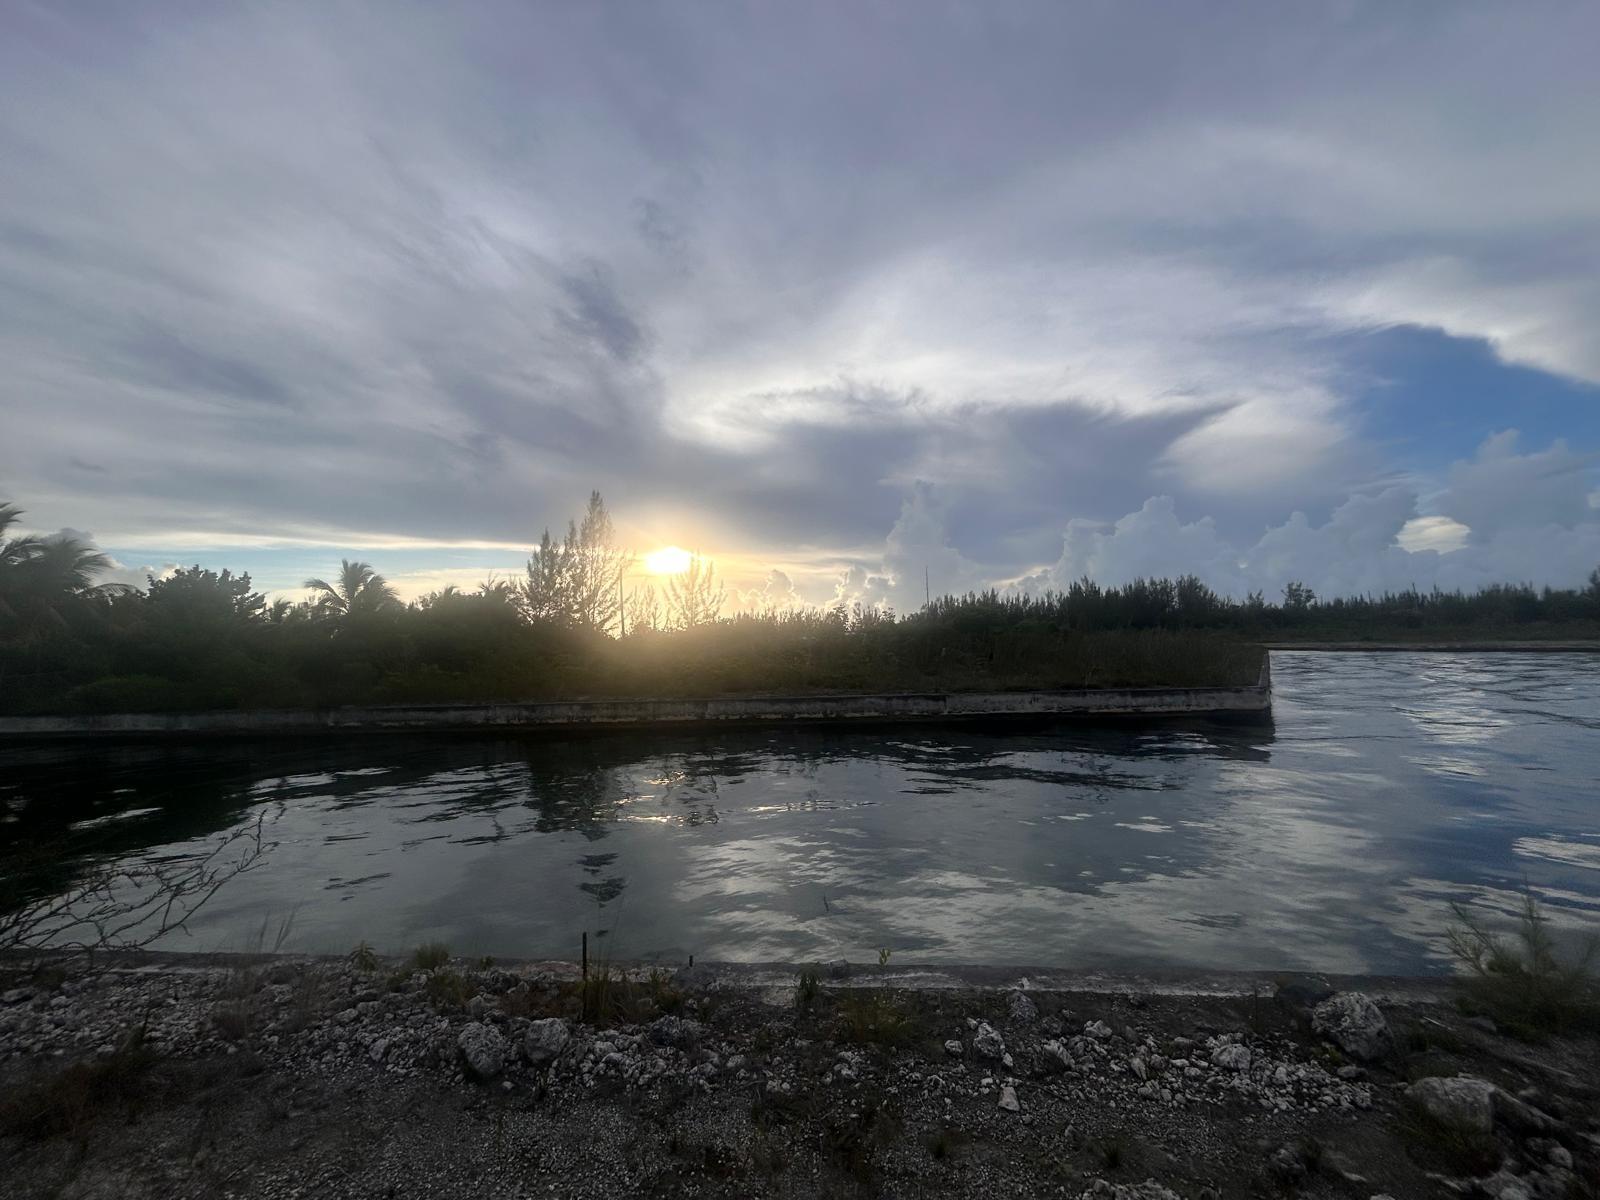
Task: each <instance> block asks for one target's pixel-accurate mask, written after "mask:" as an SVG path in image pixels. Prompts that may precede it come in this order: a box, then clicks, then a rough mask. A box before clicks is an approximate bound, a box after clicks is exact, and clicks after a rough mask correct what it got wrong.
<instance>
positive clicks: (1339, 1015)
mask: <svg viewBox="0 0 1600 1200" xmlns="http://www.w3.org/2000/svg"><path fill="white" fill-rule="evenodd" d="M1311 1031H1312V1032H1313V1033H1315V1034H1317V1035H1318V1036H1319V1037H1325V1038H1327V1039H1329V1040H1330V1041H1332V1042H1333V1043H1334V1044H1335V1045H1337V1046H1338V1047H1339V1049H1341V1050H1343V1051H1344V1052H1345V1053H1346V1054H1348V1055H1350V1056H1352V1057H1353V1058H1360V1059H1368V1060H1370V1059H1374V1058H1380V1057H1382V1056H1383V1055H1384V1054H1386V1053H1388V1051H1389V1047H1390V1045H1391V1044H1392V1040H1391V1037H1390V1034H1389V1022H1388V1021H1386V1020H1384V1018H1383V1012H1382V1011H1381V1010H1380V1009H1379V1008H1378V1006H1377V1005H1376V1004H1374V1003H1373V1002H1372V1000H1371V998H1370V997H1368V996H1365V995H1363V994H1362V993H1360V992H1340V993H1339V994H1338V995H1336V996H1332V997H1329V998H1328V999H1327V1000H1324V1001H1323V1002H1322V1003H1321V1004H1319V1005H1317V1006H1316V1008H1314V1009H1312V1010H1311Z"/></svg>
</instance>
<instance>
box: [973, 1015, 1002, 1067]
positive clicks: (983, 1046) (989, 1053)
mask: <svg viewBox="0 0 1600 1200" xmlns="http://www.w3.org/2000/svg"><path fill="white" fill-rule="evenodd" d="M972 1048H973V1049H974V1050H976V1051H977V1052H978V1053H979V1054H981V1055H983V1057H984V1058H994V1059H998V1058H999V1057H1000V1056H1001V1055H1002V1054H1004V1053H1005V1052H1006V1042H1005V1039H1004V1038H1003V1037H1001V1036H1000V1031H999V1030H998V1029H996V1028H995V1027H994V1026H993V1025H991V1024H989V1022H987V1021H979V1022H978V1028H977V1030H976V1031H975V1032H974V1033H973V1035H972Z"/></svg>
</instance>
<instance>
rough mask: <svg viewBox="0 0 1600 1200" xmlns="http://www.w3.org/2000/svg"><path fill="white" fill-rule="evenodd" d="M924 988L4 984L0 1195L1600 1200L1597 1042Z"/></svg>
mask: <svg viewBox="0 0 1600 1200" xmlns="http://www.w3.org/2000/svg"><path fill="white" fill-rule="evenodd" d="M441 957H442V956H441ZM989 974H990V976H993V977H995V978H998V976H997V975H996V973H993V972H991V973H989ZM903 982H904V977H903V976H902V977H898V978H897V977H896V976H895V975H892V974H889V973H879V972H874V971H860V970H850V969H848V968H844V967H842V966H840V967H836V968H834V969H832V970H823V971H820V972H817V973H815V974H813V973H806V974H804V975H802V974H800V973H796V974H795V975H793V976H789V977H782V976H775V975H772V974H770V973H769V974H768V975H766V976H765V977H763V978H761V979H759V980H758V979H755V978H753V977H749V978H740V977H739V976H738V975H737V973H734V974H732V975H730V974H728V973H726V972H718V971H708V970H705V969H703V968H702V969H699V970H687V971H679V972H676V973H664V972H660V971H655V972H632V973H630V974H629V975H627V976H618V975H613V974H611V973H609V972H608V973H606V975H605V976H604V977H601V975H600V973H599V972H596V973H595V975H594V976H593V977H592V978H591V980H590V982H589V983H588V984H587V985H585V984H584V983H583V982H582V981H581V980H580V979H579V978H577V973H576V971H575V970H574V969H573V968H572V967H570V966H564V965H559V964H544V965H525V966H516V967H496V966H492V965H485V964H466V963H463V962H460V961H438V960H437V958H430V957H429V956H428V955H426V954H422V955H421V956H420V958H419V959H418V960H413V961H407V962H396V961H390V960H380V959H377V958H376V957H374V956H371V955H369V954H365V953H361V954H358V955H355V956H352V958H351V959H349V960H339V961H329V960H301V959H292V960H291V959H266V960H260V959H258V960H243V959H240V960H231V961H218V960H183V959H181V958H175V957H161V958H149V959H143V960H124V961H110V962H107V961H102V962H98V963H96V964H94V968H93V969H92V970H90V969H87V968H86V967H85V966H83V965H82V964H77V965H73V964H68V963H64V962H63V963H55V964H49V965H47V966H46V967H45V968H43V969H39V968H38V967H37V965H35V966H34V967H32V968H30V969H27V970H24V969H22V968H20V967H16V968H13V969H10V970H9V971H7V970H3V969H0V1181H3V1183H0V1192H3V1193H4V1195H6V1196H8V1197H11V1196H15V1197H24V1196H51V1197H101V1196H104V1197H190V1196H193V1197H202V1196H205V1197H209V1196H217V1197H226V1196H239V1197H244V1196H251V1197H258V1196H259V1197H301V1196H304V1197H312V1196H329V1197H346V1196H350V1197H357V1196H360V1197H365V1196H376V1197H424V1196H440V1197H453V1196H463V1197H465V1196H471V1197H532V1196H607V1197H610V1196H628V1195H646V1196H741V1197H742V1196H795V1197H800V1196H804V1197H811V1196H923V1195H937V1196H946V1195H948V1196H968V1195H970V1196H982V1197H985V1198H992V1197H995V1196H1005V1195H1011V1196H1042V1195H1061V1196H1073V1197H1078V1196H1090V1197H1101V1196H1103V1197H1124V1198H1128V1200H1166V1198H1170V1197H1188V1198H1191V1200H1198V1198H1200V1197H1215V1198H1221V1197H1244V1196H1304V1197H1355V1198H1358V1200H1369V1198H1372V1197H1379V1196H1389V1197H1393V1198H1396V1200H1405V1198H1408V1197H1428V1196H1451V1195H1456V1196H1467V1197H1471V1196H1492V1197H1498V1198H1499V1200H1553V1198H1557V1197H1559V1198H1562V1200H1566V1198H1569V1197H1593V1196H1600V1088H1597V1087H1596V1086H1595V1083H1596V1081H1600V1048H1597V1046H1596V1044H1595V1041H1594V1040H1593V1039H1592V1038H1591V1039H1579V1040H1565V1041H1556V1042H1550V1043H1547V1044H1544V1045H1540V1046H1530V1045H1527V1044H1524V1043H1520V1042H1515V1041H1512V1040H1511V1039H1509V1038H1506V1037H1503V1036H1501V1035H1500V1034H1499V1032H1498V1031H1496V1030H1495V1028H1494V1027H1493V1025H1492V1023H1490V1022H1488V1021H1486V1020H1484V1019H1483V1018H1481V1017H1480V1018H1475V1019H1471V1020H1469V1019H1467V1018H1465V1017H1463V1016H1461V1015H1460V1014H1459V1013H1458V1012H1457V1011H1456V1010H1455V1008H1454V1007H1453V1006H1452V1005H1451V1004H1450V1003H1448V996H1447V995H1445V994H1444V993H1438V994H1430V993H1427V992H1426V991H1423V990H1419V989H1410V990H1409V991H1403V992H1402V993H1401V994H1394V993H1386V992H1384V991H1383V990H1382V989H1381V988H1380V989H1375V990H1374V991H1373V994H1371V995H1368V994H1366V993H1363V992H1361V991H1356V990H1350V989H1349V988H1346V990H1343V991H1337V992H1335V991H1334V990H1333V989H1332V988H1330V987H1329V986H1327V985H1326V984H1325V983H1324V982H1323V981H1320V980H1315V979H1296V980H1291V981H1280V982H1279V985H1278V986H1277V988H1276V989H1275V990H1274V989H1273V988H1272V987H1270V986H1269V987H1264V988H1262V989H1258V991H1257V992H1255V993H1254V994H1252V993H1249V992H1246V994H1242V995H1219V994H1180V993H1177V992H1173V991H1160V990H1136V989H1130V988H1127V987H1109V986H1103V987H1097V988H1096V989H1094V990H1073V989H1060V988H1050V987H1043V986H1040V985H1039V983H1038V982H1037V981H1036V980H1034V981H1030V980H1029V979H1027V978H1025V977H1021V976H1012V977H1010V978H1009V979H1006V980H1004V982H1003V984H999V985H996V984H995V983H993V982H986V983H984V984H983V985H978V984H975V983H974V984H970V985H968V986H962V987H941V988H928V987H924V988H910V987H904V986H900V984H901V983H903ZM1254 984H1255V981H1250V986H1252V987H1253V986H1254ZM1241 986H1242V985H1241Z"/></svg>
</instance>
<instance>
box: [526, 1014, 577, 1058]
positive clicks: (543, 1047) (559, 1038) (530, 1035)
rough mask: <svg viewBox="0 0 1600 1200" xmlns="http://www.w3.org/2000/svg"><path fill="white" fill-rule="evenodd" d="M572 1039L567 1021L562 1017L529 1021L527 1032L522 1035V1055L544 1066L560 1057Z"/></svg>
mask: <svg viewBox="0 0 1600 1200" xmlns="http://www.w3.org/2000/svg"><path fill="white" fill-rule="evenodd" d="M571 1040H572V1034H571V1033H570V1032H569V1031H568V1029H567V1023H566V1022H565V1021H563V1020H562V1019H561V1018H560V1017H546V1018H545V1019H544V1020H542V1021H529V1022H528V1029H527V1032H526V1033H524V1034H523V1035H522V1056H523V1057H524V1058H526V1059H527V1060H528V1062H529V1063H531V1064H532V1065H533V1066H536V1067H542V1066H543V1065H544V1064H545V1063H548V1062H553V1061H554V1060H555V1059H556V1058H558V1057H559V1056H560V1054H561V1052H562V1051H563V1050H565V1049H566V1048H567V1043H568V1042H570V1041H571Z"/></svg>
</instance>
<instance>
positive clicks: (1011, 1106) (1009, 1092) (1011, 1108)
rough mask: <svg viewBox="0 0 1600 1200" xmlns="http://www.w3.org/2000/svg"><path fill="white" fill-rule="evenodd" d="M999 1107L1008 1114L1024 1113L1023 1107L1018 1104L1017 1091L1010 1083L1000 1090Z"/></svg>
mask: <svg viewBox="0 0 1600 1200" xmlns="http://www.w3.org/2000/svg"><path fill="white" fill-rule="evenodd" d="M999 1105H1000V1107H1001V1108H1003V1109H1005V1110H1006V1111H1007V1112H1021V1111H1022V1105H1021V1104H1019V1103H1018V1102H1017V1089H1016V1088H1014V1087H1012V1086H1011V1085H1010V1084H1009V1083H1008V1084H1006V1085H1005V1086H1004V1087H1002V1088H1001V1089H1000V1100H999Z"/></svg>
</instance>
